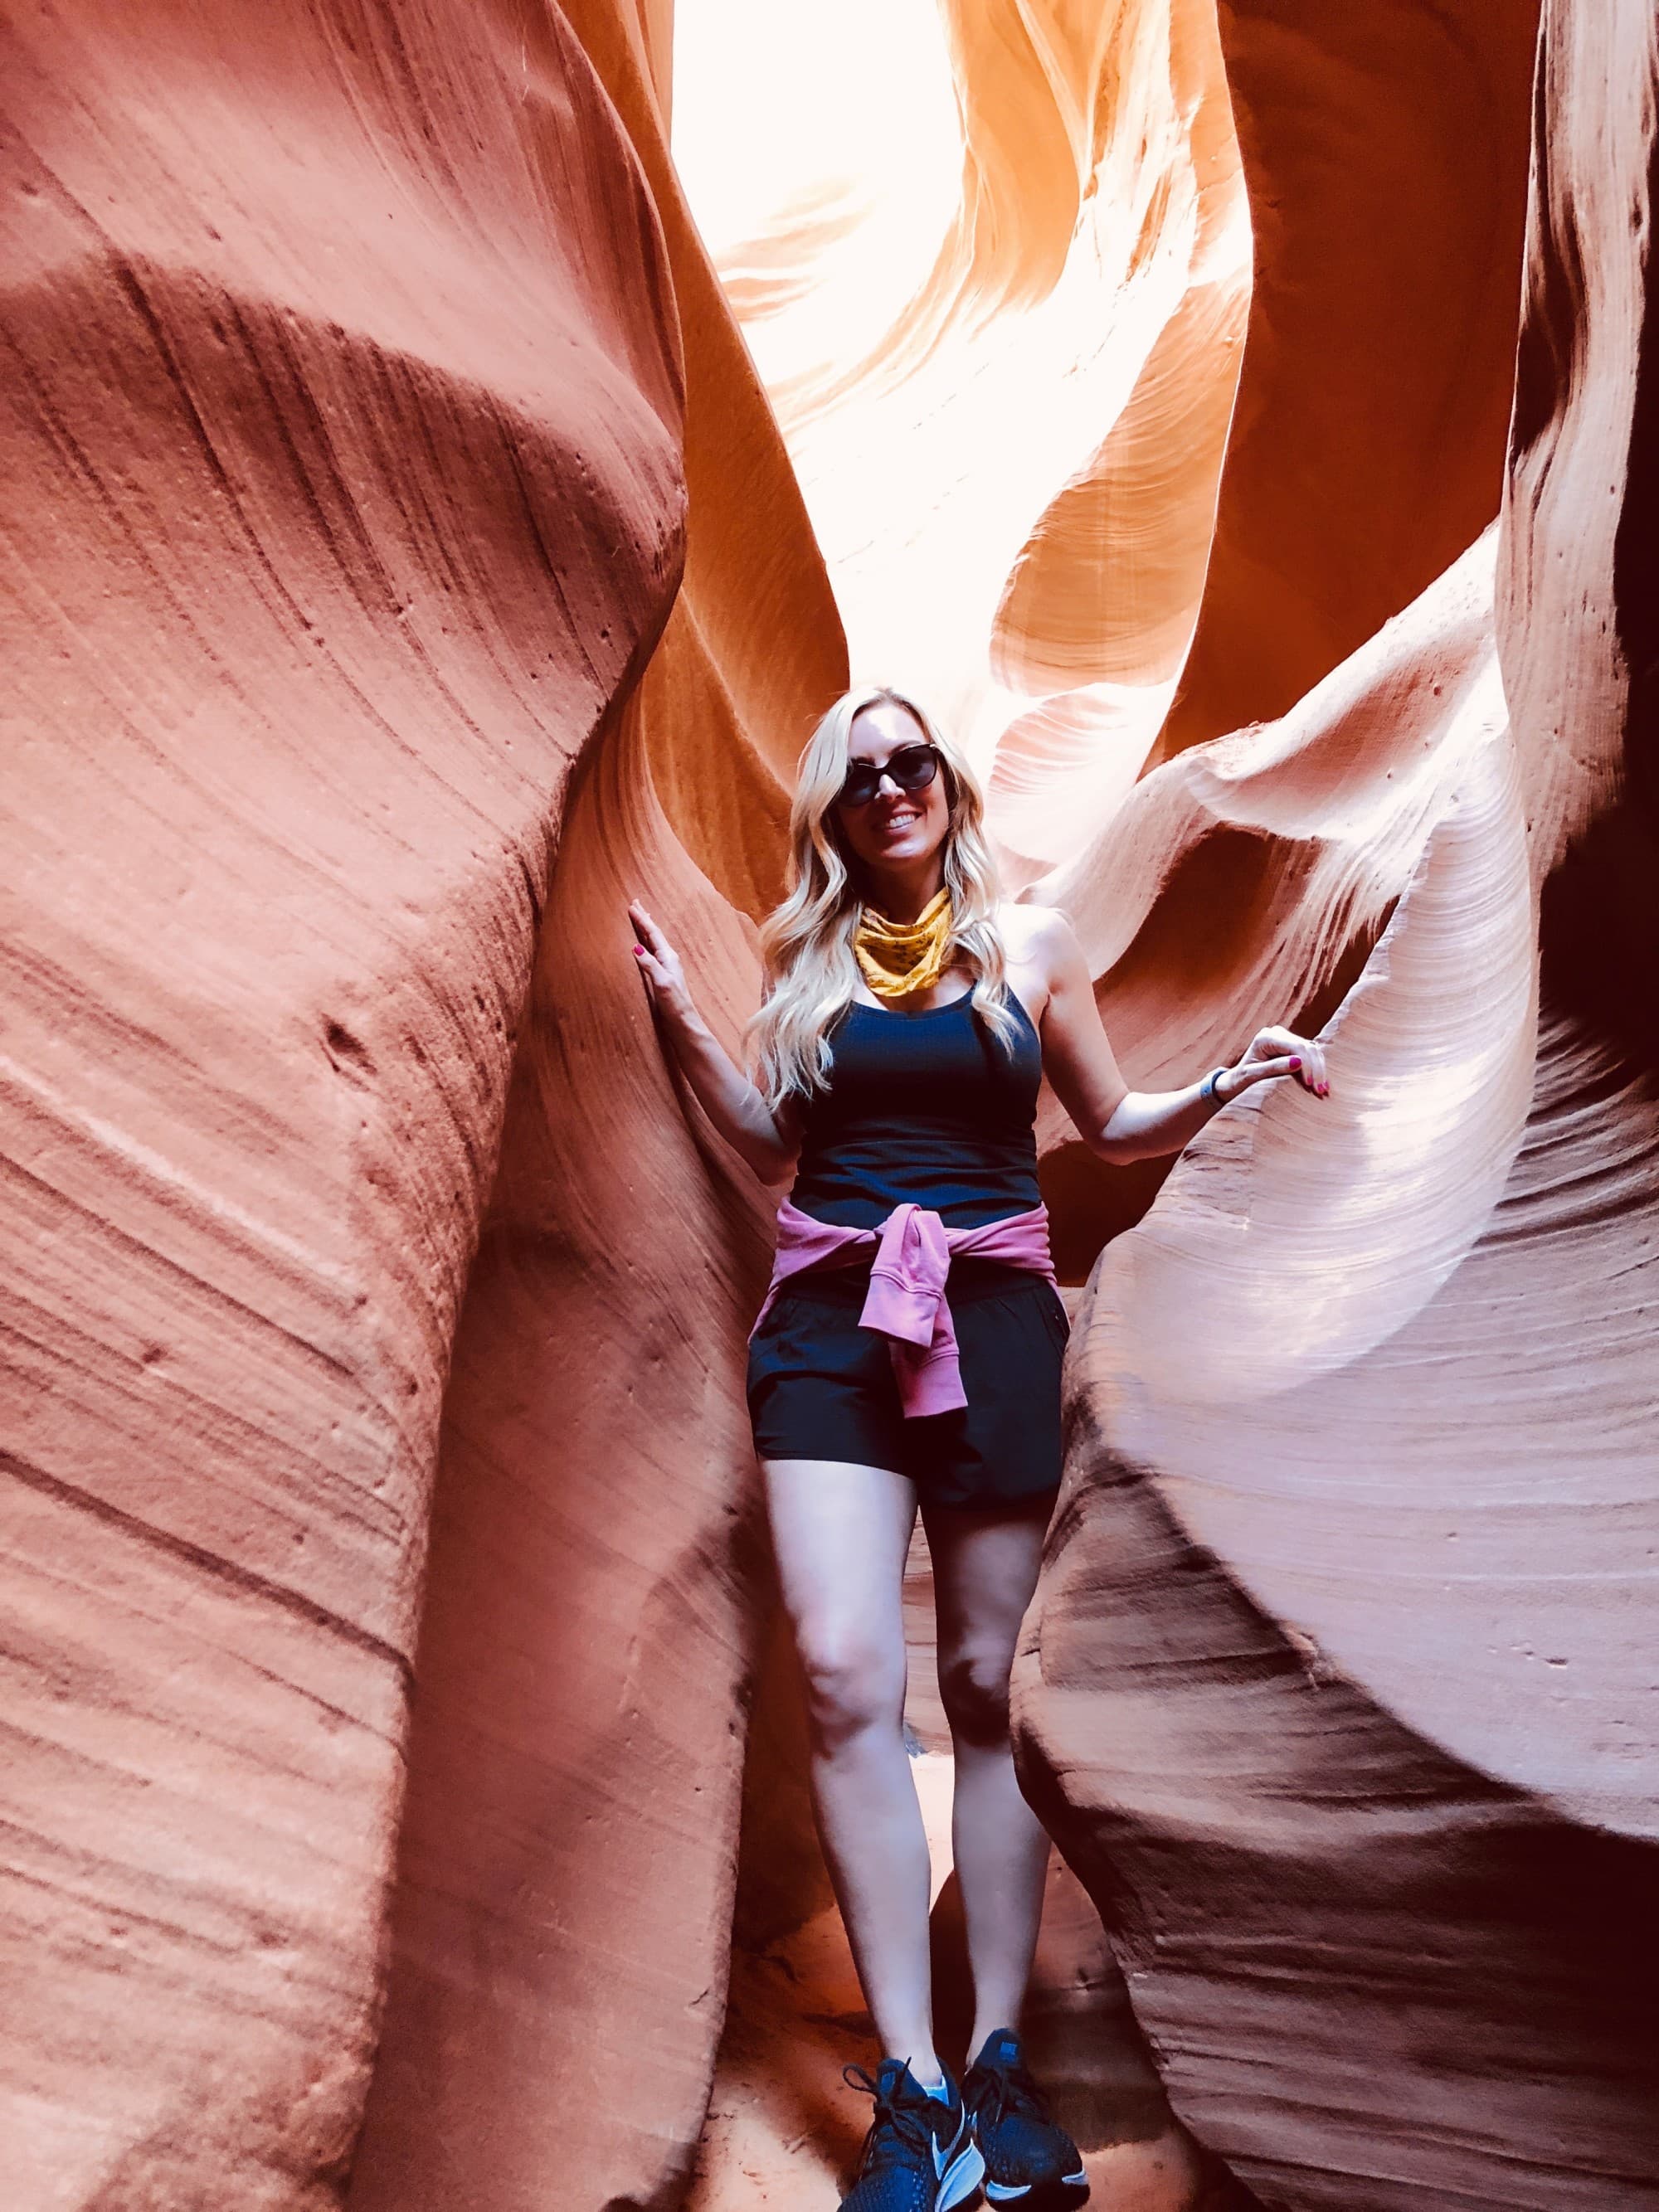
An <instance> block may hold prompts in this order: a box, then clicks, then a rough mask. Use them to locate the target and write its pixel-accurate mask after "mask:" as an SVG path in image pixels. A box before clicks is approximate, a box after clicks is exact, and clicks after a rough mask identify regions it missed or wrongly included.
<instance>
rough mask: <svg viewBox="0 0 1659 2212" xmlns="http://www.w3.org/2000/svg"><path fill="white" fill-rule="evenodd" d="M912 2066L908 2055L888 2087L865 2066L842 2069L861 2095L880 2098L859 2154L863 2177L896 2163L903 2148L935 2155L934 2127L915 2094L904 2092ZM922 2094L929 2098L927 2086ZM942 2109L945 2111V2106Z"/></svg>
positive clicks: (844, 2075)
mask: <svg viewBox="0 0 1659 2212" xmlns="http://www.w3.org/2000/svg"><path fill="white" fill-rule="evenodd" d="M908 2066H909V2061H908V2059H907V2060H906V2061H905V2067H904V2069H902V2070H901V2069H895V2070H894V2072H893V2074H892V2075H891V2076H890V2084H889V2087H887V2088H885V2089H884V2088H883V2087H882V2086H881V2083H880V2081H879V2080H876V2081H872V2079H871V2077H870V2075H868V2074H866V2072H865V2070H864V2069H863V2067H862V2066H843V2067H842V2069H841V2078H842V2081H845V2082H846V2084H847V2086H848V2088H849V2089H856V2090H858V2092H859V2093H860V2095H861V2096H866V2097H873V2098H874V2099H875V2100H876V2110H875V2117H874V2118H872V2121H871V2123H870V2132H869V2133H868V2134H867V2135H866V2136H865V2138H864V2148H863V2149H862V2150H861V2151H860V2154H859V2179H860V2181H862V2180H864V2179H865V2178H866V2176H867V2175H870V2174H875V2173H879V2172H882V2171H883V2169H884V2168H885V2167H889V2166H892V2165H893V2164H894V2163H895V2162H896V2155H897V2154H898V2153H899V2152H900V2151H901V2150H902V2149H908V2150H913V2151H918V2152H920V2153H921V2155H922V2156H923V2157H925V2158H931V2157H932V2155H933V2128H932V2125H931V2124H930V2119H929V2118H928V2117H927V2116H925V2115H924V2113H923V2112H922V2110H921V2106H919V2105H918V2104H917V2102H916V2100H915V2096H914V2095H912V2096H910V2097H908V2098H907V2097H905V2096H904V2092H903V2085H904V2082H905V2080H906V2078H907V2074H908ZM883 2070H884V2071H885V2069H883ZM922 2096H923V2099H924V2100H927V2092H926V2091H925V2090H924V2091H923V2092H922ZM940 2109H941V2111H942V2110H943V2109H944V2108H943V2106H941V2107H940Z"/></svg>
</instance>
